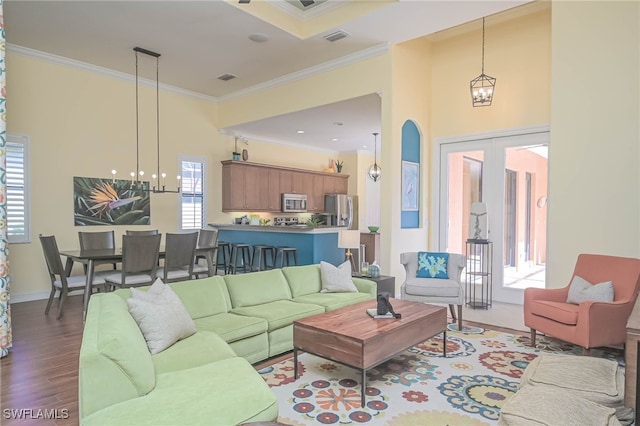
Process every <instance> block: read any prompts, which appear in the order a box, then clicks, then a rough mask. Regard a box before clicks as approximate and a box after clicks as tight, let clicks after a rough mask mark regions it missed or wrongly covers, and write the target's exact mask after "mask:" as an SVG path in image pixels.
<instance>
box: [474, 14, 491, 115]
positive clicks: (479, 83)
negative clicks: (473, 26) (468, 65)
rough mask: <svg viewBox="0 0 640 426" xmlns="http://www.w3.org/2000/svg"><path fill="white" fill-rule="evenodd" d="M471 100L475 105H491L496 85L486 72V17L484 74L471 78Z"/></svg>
mask: <svg viewBox="0 0 640 426" xmlns="http://www.w3.org/2000/svg"><path fill="white" fill-rule="evenodd" d="M469 86H470V89H471V101H472V103H473V106H474V107H483V106H490V105H491V101H492V100H493V95H494V91H495V87H496V79H495V78H493V77H490V76H488V75H486V74H485V73H484V18H482V74H480V75H479V76H478V77H476V78H474V79H473V80H471V83H470V84H469Z"/></svg>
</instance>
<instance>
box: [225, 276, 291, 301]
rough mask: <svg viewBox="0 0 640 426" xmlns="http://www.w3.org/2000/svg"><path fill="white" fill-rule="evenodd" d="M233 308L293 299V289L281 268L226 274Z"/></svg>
mask: <svg viewBox="0 0 640 426" xmlns="http://www.w3.org/2000/svg"><path fill="white" fill-rule="evenodd" d="M224 281H225V282H226V283H227V289H228V290H229V296H230V298H231V305H232V306H233V308H243V307H246V306H254V305H261V304H264V303H269V302H274V301H276V300H283V299H291V290H290V289H289V284H288V283H287V280H286V278H285V277H284V275H283V274H282V272H281V271H280V270H279V269H274V270H271V271H262V272H255V273H251V274H242V275H225V276H224Z"/></svg>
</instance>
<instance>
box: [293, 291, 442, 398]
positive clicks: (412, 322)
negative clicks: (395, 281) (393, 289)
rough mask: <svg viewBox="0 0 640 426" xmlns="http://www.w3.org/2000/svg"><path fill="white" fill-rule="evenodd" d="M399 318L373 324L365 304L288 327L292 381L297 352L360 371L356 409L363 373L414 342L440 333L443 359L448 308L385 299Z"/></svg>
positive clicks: (363, 385) (368, 303)
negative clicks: (400, 316) (360, 378)
mask: <svg viewBox="0 0 640 426" xmlns="http://www.w3.org/2000/svg"><path fill="white" fill-rule="evenodd" d="M390 300H391V304H392V305H393V309H394V310H395V311H396V312H397V313H400V314H401V315H402V318H399V319H395V318H394V319H373V318H371V317H370V316H369V314H367V311H366V310H367V309H371V308H376V306H377V301H376V300H369V301H366V302H362V303H358V304H356V305H351V306H346V307H344V308H341V309H336V310H335V311H330V312H325V313H323V314H318V315H313V316H310V317H307V318H303V319H300V320H297V321H295V322H294V323H293V365H294V372H293V374H294V377H295V378H296V379H297V378H298V351H299V350H302V351H305V352H309V353H311V354H314V355H318V356H320V357H322V358H326V359H330V360H332V361H335V362H339V363H341V364H345V365H347V366H349V367H353V368H356V369H358V370H360V373H361V376H362V381H361V388H362V389H361V393H362V401H361V406H362V407H364V403H365V389H366V380H367V370H369V369H370V368H372V367H375V366H376V365H378V364H381V363H383V362H384V361H386V360H388V359H391V358H393V357H394V356H395V355H397V354H399V353H400V352H402V351H404V350H405V349H407V348H410V347H412V346H414V345H415V344H417V343H420V342H424V341H425V340H427V339H428V338H430V337H432V336H435V335H436V334H438V333H440V332H443V333H444V339H443V340H444V342H443V350H442V353H443V356H445V357H446V356H447V308H446V307H444V306H435V305H428V304H424V303H418V302H410V301H407V300H400V299H390Z"/></svg>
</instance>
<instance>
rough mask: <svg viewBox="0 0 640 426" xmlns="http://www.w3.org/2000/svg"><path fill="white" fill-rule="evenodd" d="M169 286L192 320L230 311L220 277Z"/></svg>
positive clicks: (226, 294)
mask: <svg viewBox="0 0 640 426" xmlns="http://www.w3.org/2000/svg"><path fill="white" fill-rule="evenodd" d="M169 285H170V286H171V288H172V289H173V291H175V292H176V294H177V295H178V297H180V300H182V303H183V304H184V307H185V308H187V312H189V315H191V318H193V319H194V320H195V319H198V318H203V317H207V316H209V315H215V314H221V313H225V312H228V311H229V309H231V300H230V299H229V292H228V291H227V285H226V284H225V282H224V278H222V277H221V276H217V275H215V276H213V277H208V278H202V279H198V280H189V281H180V282H176V283H171V284H169Z"/></svg>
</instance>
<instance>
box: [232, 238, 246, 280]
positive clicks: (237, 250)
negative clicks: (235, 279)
mask: <svg viewBox="0 0 640 426" xmlns="http://www.w3.org/2000/svg"><path fill="white" fill-rule="evenodd" d="M238 257H239V258H238ZM238 262H239V263H240V264H238ZM240 268H242V272H243V273H246V272H251V253H250V252H249V244H245V243H231V258H230V261H229V273H230V274H237V273H238V270H239V269H240Z"/></svg>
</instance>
